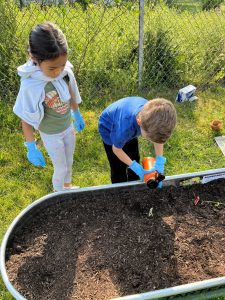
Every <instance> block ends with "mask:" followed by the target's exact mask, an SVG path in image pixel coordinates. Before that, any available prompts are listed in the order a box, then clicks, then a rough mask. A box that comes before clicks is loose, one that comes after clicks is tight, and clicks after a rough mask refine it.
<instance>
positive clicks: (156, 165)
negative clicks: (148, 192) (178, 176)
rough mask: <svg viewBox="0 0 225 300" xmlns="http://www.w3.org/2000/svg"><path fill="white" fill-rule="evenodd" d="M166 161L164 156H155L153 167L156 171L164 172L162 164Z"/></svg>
mask: <svg viewBox="0 0 225 300" xmlns="http://www.w3.org/2000/svg"><path fill="white" fill-rule="evenodd" d="M165 163H166V158H165V157H164V156H156V160H155V163H154V165H153V168H154V170H155V171H157V172H158V173H161V174H164V165H165Z"/></svg>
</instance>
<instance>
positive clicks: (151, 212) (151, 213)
mask: <svg viewBox="0 0 225 300" xmlns="http://www.w3.org/2000/svg"><path fill="white" fill-rule="evenodd" d="M148 216H149V217H153V207H151V208H150V210H149V213H148Z"/></svg>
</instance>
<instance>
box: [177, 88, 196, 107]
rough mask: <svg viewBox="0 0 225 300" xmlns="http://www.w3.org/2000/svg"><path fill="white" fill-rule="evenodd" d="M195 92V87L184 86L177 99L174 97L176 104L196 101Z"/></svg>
mask: <svg viewBox="0 0 225 300" xmlns="http://www.w3.org/2000/svg"><path fill="white" fill-rule="evenodd" d="M195 91H196V87H195V86H193V85H191V84H190V85H188V86H185V87H184V88H182V89H180V90H179V92H178V94H177V97H176V102H178V103H181V102H184V101H189V102H192V101H194V100H197V99H198V97H196V96H195V95H194V93H195Z"/></svg>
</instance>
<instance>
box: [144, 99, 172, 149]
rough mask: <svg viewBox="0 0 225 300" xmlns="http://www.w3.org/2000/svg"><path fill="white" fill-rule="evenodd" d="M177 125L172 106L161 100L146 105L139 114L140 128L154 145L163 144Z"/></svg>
mask: <svg viewBox="0 0 225 300" xmlns="http://www.w3.org/2000/svg"><path fill="white" fill-rule="evenodd" d="M176 123H177V114H176V109H175V107H174V105H173V104H172V103H171V102H170V101H168V100H166V99H163V98H156V99H153V100H150V101H149V102H148V103H146V104H145V105H144V107H143V109H142V110H141V112H140V127H141V128H142V129H143V130H144V131H145V133H146V135H147V136H146V137H147V138H148V139H149V140H151V141H152V142H154V143H159V144H164V143H165V142H166V141H167V140H168V138H169V137H170V136H171V134H172V132H173V130H174V128H175V126H176Z"/></svg>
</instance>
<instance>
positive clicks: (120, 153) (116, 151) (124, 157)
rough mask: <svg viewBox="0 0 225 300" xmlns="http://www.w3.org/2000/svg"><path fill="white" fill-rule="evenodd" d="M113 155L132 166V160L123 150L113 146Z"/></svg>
mask: <svg viewBox="0 0 225 300" xmlns="http://www.w3.org/2000/svg"><path fill="white" fill-rule="evenodd" d="M112 150H113V153H114V154H115V155H116V156H117V157H118V158H119V159H120V160H121V161H122V162H123V163H125V164H126V165H128V166H130V164H131V163H132V160H131V159H130V157H129V156H128V155H127V154H126V153H125V152H124V151H123V149H121V148H117V147H115V146H114V145H113V146H112Z"/></svg>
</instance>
